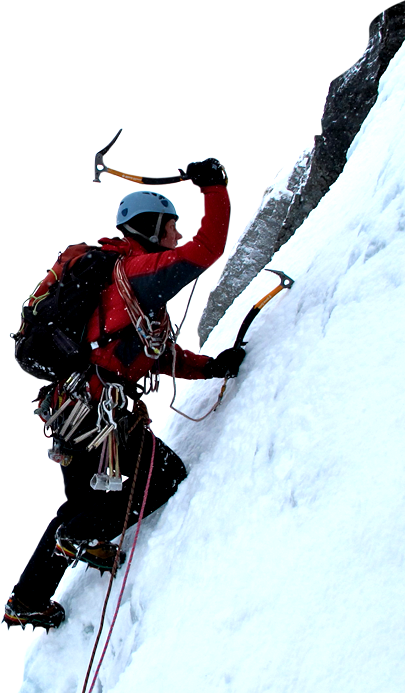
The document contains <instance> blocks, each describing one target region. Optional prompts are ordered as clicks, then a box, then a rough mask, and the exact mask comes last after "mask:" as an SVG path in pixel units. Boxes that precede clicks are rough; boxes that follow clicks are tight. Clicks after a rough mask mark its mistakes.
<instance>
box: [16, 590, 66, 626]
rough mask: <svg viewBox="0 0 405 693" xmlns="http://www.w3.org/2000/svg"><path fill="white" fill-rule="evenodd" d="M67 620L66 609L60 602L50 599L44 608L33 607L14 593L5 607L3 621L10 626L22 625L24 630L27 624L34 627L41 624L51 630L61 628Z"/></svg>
mask: <svg viewBox="0 0 405 693" xmlns="http://www.w3.org/2000/svg"><path fill="white" fill-rule="evenodd" d="M64 620H65V611H64V608H63V606H61V605H60V604H58V602H53V601H49V603H48V604H47V606H46V607H45V608H43V609H38V610H35V609H32V608H31V607H29V606H27V605H26V604H24V603H23V602H22V601H21V600H20V599H18V597H16V596H15V595H14V594H12V595H11V597H10V599H9V600H8V602H7V604H6V608H5V613H4V618H3V621H4V622H5V623H6V624H7V628H10V626H21V628H22V629H23V630H24V629H25V626H26V625H27V624H30V625H32V627H33V629H35V628H37V627H38V626H40V627H41V628H45V630H46V632H47V633H48V632H49V629H50V628H59V626H60V624H61V623H62V622H63V621H64Z"/></svg>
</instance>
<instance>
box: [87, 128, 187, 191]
mask: <svg viewBox="0 0 405 693" xmlns="http://www.w3.org/2000/svg"><path fill="white" fill-rule="evenodd" d="M121 132H122V128H121V130H118V132H117V134H116V135H115V137H113V139H112V140H111V142H110V144H107V146H106V147H104V149H100V151H99V152H97V154H96V160H95V163H94V181H93V182H94V183H101V181H100V174H101V173H112V175H113V176H119V177H120V178H125V180H131V181H132V182H133V183H141V185H168V184H169V183H181V182H182V181H183V180H190V179H189V177H188V176H187V174H186V173H184V171H182V169H181V168H179V173H180V175H179V176H172V177H171V178H147V177H146V176H133V175H132V174H131V173H122V172H121V171H116V170H115V169H113V168H107V166H106V165H105V164H104V161H103V157H104V154H107V152H108V151H109V150H110V149H111V147H112V146H113V144H114V143H115V142H116V141H117V139H118V137H119V136H120V134H121Z"/></svg>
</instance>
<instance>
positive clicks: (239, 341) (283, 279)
mask: <svg viewBox="0 0 405 693" xmlns="http://www.w3.org/2000/svg"><path fill="white" fill-rule="evenodd" d="M266 272H273V274H277V275H278V276H279V277H280V284H278V286H276V288H275V289H272V290H271V291H270V292H269V293H268V294H266V295H265V296H263V298H261V299H260V301H258V302H257V303H255V305H254V306H252V308H251V309H250V311H249V312H248V314H247V315H246V316H245V318H244V320H243V322H242V324H241V326H240V328H239V332H238V334H237V337H236V339H235V342H234V344H233V348H234V349H238V348H240V347H243V346H244V345H245V344H247V342H244V341H243V340H244V337H245V335H246V332H247V331H248V329H249V327H250V325H251V324H252V322H253V320H254V319H255V317H256V316H257V315H258V314H259V313H260V311H261V309H262V308H264V306H266V305H267V304H268V302H269V301H271V299H272V298H274V296H277V294H279V293H280V291H282V290H283V289H291V287H292V285H293V284H294V279H291V277H288V276H287V275H286V274H285V273H284V272H280V271H279V270H271V269H269V270H266ZM228 380H229V375H226V376H225V378H224V382H223V385H222V387H221V390H220V393H219V395H218V399H217V401H216V402H215V404H214V405H213V406H212V407H211V409H210V410H209V411H208V412H207V413H206V414H204V415H203V416H200V417H199V418H193V417H192V416H188V414H185V413H184V412H182V411H180V410H179V409H176V408H175V407H174V406H173V402H174V400H175V397H176V390H174V396H173V399H172V401H171V404H170V408H171V409H173V410H174V411H175V412H177V413H178V414H181V416H184V417H185V418H186V419H189V420H190V421H197V422H198V421H203V420H204V419H206V418H207V416H209V414H211V413H212V412H213V411H216V410H217V409H218V407H219V405H220V404H221V402H222V400H223V397H224V394H225V390H226V386H227V384H228Z"/></svg>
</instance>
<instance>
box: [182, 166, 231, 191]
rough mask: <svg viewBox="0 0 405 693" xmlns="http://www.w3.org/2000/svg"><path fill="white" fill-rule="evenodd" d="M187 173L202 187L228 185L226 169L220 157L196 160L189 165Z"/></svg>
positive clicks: (195, 183)
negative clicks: (220, 161)
mask: <svg viewBox="0 0 405 693" xmlns="http://www.w3.org/2000/svg"><path fill="white" fill-rule="evenodd" d="M187 175H188V177H189V178H191V180H192V181H193V183H194V185H198V186H199V187H200V188H203V187H205V186H206V185H227V184H228V178H227V175H226V171H225V169H224V167H223V166H222V164H220V163H219V161H218V159H206V160H205V161H195V162H194V163H192V164H189V165H188V166H187Z"/></svg>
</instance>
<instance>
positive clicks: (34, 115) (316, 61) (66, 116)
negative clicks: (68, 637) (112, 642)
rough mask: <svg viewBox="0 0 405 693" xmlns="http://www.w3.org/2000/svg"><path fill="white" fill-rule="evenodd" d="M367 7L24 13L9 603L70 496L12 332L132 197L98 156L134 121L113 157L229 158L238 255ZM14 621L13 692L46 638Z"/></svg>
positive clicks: (193, 193) (125, 160)
mask: <svg viewBox="0 0 405 693" xmlns="http://www.w3.org/2000/svg"><path fill="white" fill-rule="evenodd" d="M354 6H355V3H350V4H349V3H338V4H335V5H330V4H329V5H328V6H327V7H326V6H322V5H319V3H313V4H312V5H311V4H310V5H309V6H308V5H305V4H304V5H302V4H301V3H289V4H288V5H286V6H285V8H284V9H280V8H274V7H273V6H272V4H267V5H262V4H259V3H257V4H253V5H252V4H250V5H249V6H248V5H242V4H241V5H240V8H239V9H238V7H237V6H235V5H233V4H232V6H231V5H230V4H229V11H228V10H227V7H228V5H227V4H222V5H221V9H220V14H218V15H217V13H216V10H215V7H214V6H209V7H205V6H203V5H192V6H191V5H187V6H185V7H184V8H182V9H181V10H180V9H179V8H178V7H177V10H176V12H174V10H173V9H164V6H162V8H163V9H156V8H155V6H153V7H152V6H149V7H147V8H144V7H139V6H137V7H136V8H134V9H132V10H131V11H129V10H127V9H125V6H124V7H121V6H120V7H118V8H117V11H116V12H115V8H114V6H112V5H103V6H101V5H92V6H88V10H89V12H90V14H88V15H87V14H86V18H83V17H82V16H81V14H80V12H78V11H77V10H76V12H77V14H74V15H73V14H72V13H69V12H68V11H66V12H64V11H62V10H61V14H60V16H58V17H52V16H48V17H45V16H44V17H40V16H38V15H36V14H35V12H34V11H33V13H32V17H26V33H25V34H23V35H21V34H20V36H19V37H18V41H16V44H15V45H14V49H15V50H14V52H13V56H14V57H15V63H14V61H12V64H11V65H10V70H9V71H8V77H7V79H6V80H5V83H4V84H3V92H4V93H5V95H6V97H7V98H6V103H7V107H6V109H5V115H6V118H7V126H8V127H7V129H5V130H4V131H3V142H2V145H3V146H2V157H3V159H2V160H3V166H4V170H5V172H6V174H7V175H6V176H5V178H4V179H3V189H4V188H5V187H7V196H6V199H7V202H6V204H4V203H3V239H2V245H3V277H5V282H4V287H3V314H5V320H4V322H3V343H4V349H3V362H2V363H3V374H4V375H3V383H4V388H3V419H2V424H3V427H2V429H3V484H2V490H3V493H2V527H3V544H2V545H3V560H2V565H3V569H2V590H3V601H4V600H5V599H6V597H7V595H8V593H9V591H10V589H11V587H12V585H13V583H14V582H15V581H16V580H17V579H18V576H19V573H20V572H21V570H22V568H23V567H24V565H25V563H26V561H27V559H28V558H29V556H30V554H31V551H32V550H33V548H34V546H35V543H36V541H37V540H38V538H39V536H40V534H41V533H42V530H43V528H44V526H45V525H46V523H47V521H48V520H49V519H50V517H52V515H53V513H54V511H55V509H56V507H57V506H58V505H59V504H60V503H61V502H63V492H62V485H61V481H60V473H59V469H58V467H57V466H56V465H54V464H52V463H51V462H49V461H48V460H47V459H46V449H47V442H46V441H45V439H44V438H43V437H42V435H41V424H40V422H39V420H38V419H37V418H34V417H33V416H32V415H31V411H32V409H33V407H32V405H31V404H30V400H31V399H32V398H33V397H34V396H35V394H36V391H37V387H38V385H39V384H40V383H38V382H37V381H35V380H32V379H31V378H29V376H27V375H25V374H24V373H22V372H21V371H20V370H19V369H18V367H17V366H16V365H15V363H14V360H13V354H12V342H11V341H8V340H7V332H8V331H13V330H16V329H17V327H18V323H19V308H20V303H21V301H22V300H23V299H24V298H25V297H26V296H27V295H28V294H29V293H30V291H31V290H32V288H33V287H34V285H35V284H36V282H37V281H38V280H39V279H40V278H41V277H42V276H43V275H44V273H45V270H46V269H47V268H48V267H50V266H51V265H52V263H53V261H54V259H55V257H56V254H57V252H58V250H61V249H63V248H64V247H65V246H66V245H67V244H69V243H75V242H78V241H84V240H85V241H87V242H89V243H93V242H95V241H96V239H97V238H98V237H100V236H103V235H107V236H113V235H114V234H115V230H114V219H115V210H116V206H117V204H118V201H119V200H120V198H121V197H123V195H125V194H126V193H127V192H130V191H131V190H134V189H136V186H134V185H132V184H131V183H128V182H126V181H122V180H120V179H117V178H114V177H112V176H109V175H107V174H104V175H103V176H102V181H103V183H102V185H94V184H92V177H93V154H94V152H95V151H96V150H98V149H100V148H101V147H103V146H104V145H105V144H107V142H108V141H109V140H110V139H111V138H112V136H113V135H114V133H115V132H116V131H117V130H118V128H119V127H121V126H122V127H124V132H123V134H122V135H121V138H120V140H119V141H118V142H117V144H116V145H115V146H114V147H113V149H112V150H111V151H110V153H109V154H108V155H107V157H106V163H107V165H109V166H111V167H112V168H117V169H120V170H123V171H127V172H130V173H136V174H142V175H150V176H160V175H162V176H164V175H171V174H175V172H176V167H184V168H185V166H186V164H187V163H188V162H189V161H191V160H197V159H202V158H205V157H207V156H216V157H218V158H219V159H220V160H221V161H222V162H223V163H224V165H225V166H226V168H227V170H228V173H229V177H230V185H229V193H230V197H231V202H232V218H231V230H230V240H229V243H228V248H227V252H228V251H229V249H230V248H231V246H232V243H233V242H234V241H235V239H236V238H237V237H238V235H239V234H240V233H241V231H242V230H243V228H244V227H245V226H246V224H247V223H248V221H249V219H250V217H251V216H252V215H253V214H254V212H255V210H256V209H257V207H258V205H259V204H260V200H261V196H262V193H263V191H264V189H265V188H266V186H267V185H268V184H269V183H270V181H271V179H272V178H273V177H274V175H275V174H276V173H277V171H278V170H279V169H280V168H281V167H282V166H283V165H284V164H285V163H287V162H288V161H289V160H290V159H291V158H293V157H294V156H295V155H296V154H297V153H298V152H299V151H301V150H302V149H303V148H304V147H305V146H306V145H307V144H308V143H309V142H310V140H311V139H312V137H313V136H314V135H315V134H316V133H318V132H319V128H320V117H321V113H322V108H323V104H324V100H325V97H326V93H327V89H328V84H329V82H330V81H331V80H332V79H333V78H334V77H336V76H337V75H339V74H340V73H342V72H343V71H344V70H346V69H347V68H348V67H350V66H351V65H352V64H353V63H354V62H355V61H356V60H357V59H358V58H359V57H360V55H361V54H362V52H363V51H364V49H365V46H366V43H367V32H368V25H369V22H370V21H371V20H372V19H373V18H374V17H375V16H376V14H377V13H378V12H379V11H380V10H382V9H384V7H385V5H384V4H383V3H369V4H368V7H364V5H363V3H362V4H361V16H357V15H354V16H353V10H354ZM86 12H87V10H86ZM31 21H32V27H31V30H30V27H29V25H30V22H31ZM161 191H162V192H164V194H166V195H167V196H168V197H170V198H171V199H172V200H173V201H174V203H175V204H176V206H177V208H178V210H179V213H180V215H181V219H180V222H179V230H180V231H181V232H182V233H183V234H184V237H185V240H187V239H188V238H190V237H191V235H193V233H194V232H195V231H196V229H197V228H198V225H199V220H200V218H201V216H202V212H203V207H202V197H201V196H200V194H199V191H198V189H197V188H195V187H194V186H192V185H191V184H190V183H184V184H180V185H174V186H171V187H170V188H169V187H167V188H161ZM4 197H5V196H3V200H4ZM224 259H225V258H224ZM224 259H223V260H221V261H220V262H219V263H217V265H216V266H215V267H214V268H212V269H211V270H210V271H208V272H207V273H206V275H205V276H204V278H203V279H202V280H201V281H200V284H199V288H198V290H197V295H196V298H195V300H194V304H193V308H192V311H191V314H190V316H189V318H188V322H187V324H186V327H185V329H184V331H183V334H182V337H181V339H180V343H181V345H182V346H184V347H187V348H191V349H194V350H196V349H197V348H198V342H197V336H196V325H197V322H198V318H199V315H200V313H201V310H202V307H203V305H204V302H205V300H206V296H207V293H208V291H209V287H210V286H211V285H212V284H213V283H214V282H215V281H216V280H217V278H218V276H219V274H220V271H221V268H222V266H223V262H224ZM186 298H187V290H186V291H185V292H183V293H182V294H181V295H180V297H179V299H176V300H175V301H173V302H172V303H171V304H170V306H169V308H170V312H171V314H172V318H173V319H174V320H178V319H179V318H180V317H181V314H182V310H183V307H184V304H185V301H186ZM164 381H165V384H164V388H163V392H162V394H161V395H159V398H157V397H156V396H152V397H149V398H148V406H149V408H150V412H151V415H152V417H153V418H154V420H155V424H154V426H153V428H154V430H155V431H156V432H158V430H159V427H160V425H161V422H162V420H163V418H164V417H165V415H166V413H167V401H168V398H169V396H170V393H171V386H170V381H169V379H167V378H165V379H164ZM0 633H1V637H2V643H3V644H2V652H3V653H4V652H5V649H4V646H5V645H6V646H7V652H9V653H10V656H11V654H12V655H13V656H12V661H13V664H12V666H10V667H9V668H8V670H7V684H6V685H7V689H8V690H9V691H10V693H12V692H13V691H14V690H17V689H18V687H19V683H20V680H21V668H22V662H21V656H20V655H22V653H23V651H24V650H25V648H26V646H27V644H28V643H29V642H30V640H31V639H32V637H35V636H31V634H28V632H27V633H22V632H21V631H20V630H19V629H17V628H13V629H12V630H11V632H10V633H9V634H7V631H6V629H5V627H4V626H3V628H2V629H0ZM16 655H17V656H16ZM50 666H52V663H50ZM72 666H74V664H73V663H72ZM8 682H10V683H8ZM49 693H51V691H50V692H49Z"/></svg>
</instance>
